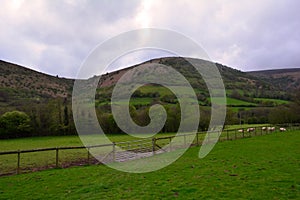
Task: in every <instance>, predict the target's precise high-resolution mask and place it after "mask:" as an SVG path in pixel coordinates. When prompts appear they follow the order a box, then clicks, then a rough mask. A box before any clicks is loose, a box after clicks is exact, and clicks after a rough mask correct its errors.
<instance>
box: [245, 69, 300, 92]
mask: <svg viewBox="0 0 300 200" xmlns="http://www.w3.org/2000/svg"><path fill="white" fill-rule="evenodd" d="M247 73H248V74H250V75H252V76H255V77H258V78H261V79H262V80H265V81H267V82H269V83H271V84H272V85H274V86H275V87H277V88H280V89H281V90H288V91H291V90H299V89H300V68H292V69H274V70H263V71H252V72H247Z"/></svg>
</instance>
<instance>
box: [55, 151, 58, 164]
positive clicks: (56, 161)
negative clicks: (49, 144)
mask: <svg viewBox="0 0 300 200" xmlns="http://www.w3.org/2000/svg"><path fill="white" fill-rule="evenodd" d="M55 151H56V156H55V158H56V159H55V167H56V168H58V147H56V150H55Z"/></svg>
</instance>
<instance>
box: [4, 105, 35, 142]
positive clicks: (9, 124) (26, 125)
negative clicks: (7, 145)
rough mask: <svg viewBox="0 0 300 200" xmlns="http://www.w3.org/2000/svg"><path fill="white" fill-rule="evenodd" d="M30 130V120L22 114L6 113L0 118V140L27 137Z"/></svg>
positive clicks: (16, 112)
mask: <svg viewBox="0 0 300 200" xmlns="http://www.w3.org/2000/svg"><path fill="white" fill-rule="evenodd" d="M30 130H31V126H30V118H29V116H28V115H27V114H26V113H24V112H20V111H12V112H6V113H5V114H3V115H2V116H1V117H0V138H16V137H24V136H28V134H29V133H30Z"/></svg>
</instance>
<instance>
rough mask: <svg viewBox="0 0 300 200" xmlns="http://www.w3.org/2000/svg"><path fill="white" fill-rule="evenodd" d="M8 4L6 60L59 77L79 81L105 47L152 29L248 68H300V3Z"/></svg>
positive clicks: (3, 20) (1, 16)
mask: <svg viewBox="0 0 300 200" xmlns="http://www.w3.org/2000/svg"><path fill="white" fill-rule="evenodd" d="M0 2H1V6H0V27H1V31H0V59H1V60H5V61H9V62H13V63H17V64H21V65H24V66H27V67H30V68H32V69H35V70H38V71H42V72H45V73H49V74H52V75H59V76H64V77H75V76H76V74H77V71H78V69H79V67H80V65H81V64H82V62H83V61H84V59H85V58H86V57H87V56H88V55H89V53H90V52H91V51H92V50H93V49H94V48H95V47H96V46H97V45H98V44H99V43H102V42H103V41H105V40H107V39H109V38H111V37H113V36H115V35H117V34H120V33H122V32H125V31H130V30H132V29H138V28H148V27H153V28H161V29H171V30H174V31H177V32H179V33H182V34H184V35H186V36H188V37H190V38H192V39H193V40H195V41H196V42H197V43H198V44H200V45H201V46H202V47H203V48H204V49H205V50H206V52H207V54H208V55H209V57H210V58H211V60H213V61H215V62H218V63H222V64H225V65H228V66H230V67H233V68H236V69H240V70H242V71H250V70H260V69H275V68H294V67H300V12H299V8H300V1H298V0H277V1H274V0H247V1H243V0H240V1H232V0H227V1H226V0H210V1H207V0H199V1H198V0H194V1H193V0H189V1H183V0H164V1H155V0H152V1H141V0H140V1H134V0H128V1H119V0H115V1H113V0H107V1H105V0H102V1H101V0H99V1H95V0H90V1H88V0H77V1H72V0H66V1H61V0H49V1H46V0H45V1H42V0H39V1H34V0H30V1H23V0H7V1H3V0H1V1H0ZM151 55H155V57H157V56H159V54H158V53H154V54H150V55H149V56H148V57H147V56H143V59H149V58H151ZM162 55H163V54H162ZM128 60H131V61H132V59H128ZM133 62H134V61H133Z"/></svg>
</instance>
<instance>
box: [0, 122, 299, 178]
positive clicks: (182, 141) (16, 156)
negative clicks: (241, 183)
mask: <svg viewBox="0 0 300 200" xmlns="http://www.w3.org/2000/svg"><path fill="white" fill-rule="evenodd" d="M290 130H300V124H283V125H272V126H268V127H265V126H256V127H254V126H253V127H249V128H236V129H225V130H223V131H222V133H221V135H220V136H219V138H218V140H219V141H226V140H236V139H241V138H248V137H253V136H260V135H266V134H271V133H273V132H278V131H290ZM211 133H216V132H198V133H196V134H189V133H187V134H177V135H175V136H164V137H153V138H147V139H142V140H134V141H125V142H113V143H110V144H102V145H93V146H73V147H72V146H69V147H54V148H40V149H30V150H16V151H4V152H0V158H1V162H0V175H2V176H3V175H10V174H20V173H25V172H30V171H38V170H42V169H48V168H65V167H69V166H74V165H88V164H103V163H109V162H125V161H128V160H134V159H140V158H144V157H150V156H153V155H155V154H160V153H164V152H171V151H174V150H177V149H179V148H186V147H188V146H195V145H201V144H202V143H203V141H204V138H205V136H206V134H207V137H208V140H207V141H208V142H209V141H210V138H209V137H210V134H211ZM212 139H213V138H212ZM103 149H105V151H102V150H103ZM97 150H99V151H97ZM91 152H93V153H92V155H91ZM95 152H102V153H103V152H106V153H105V154H101V153H99V155H98V156H94V155H95Z"/></svg>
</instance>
